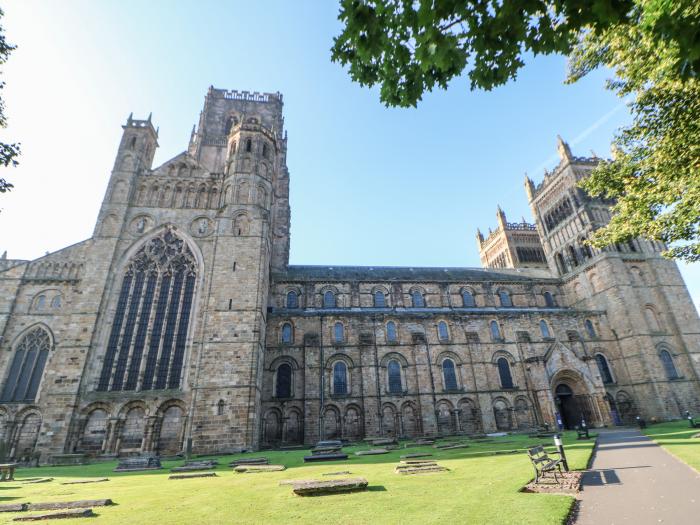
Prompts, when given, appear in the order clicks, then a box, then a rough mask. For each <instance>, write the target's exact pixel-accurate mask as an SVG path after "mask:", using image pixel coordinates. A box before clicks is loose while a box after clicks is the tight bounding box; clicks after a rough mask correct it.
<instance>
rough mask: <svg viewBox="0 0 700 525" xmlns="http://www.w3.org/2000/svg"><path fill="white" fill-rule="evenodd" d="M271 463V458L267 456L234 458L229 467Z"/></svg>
mask: <svg viewBox="0 0 700 525" xmlns="http://www.w3.org/2000/svg"><path fill="white" fill-rule="evenodd" d="M269 463H270V460H269V459H267V458H263V457H259V458H239V459H234V460H233V461H232V462H231V463H229V464H228V466H229V467H237V466H239V465H267V464H269Z"/></svg>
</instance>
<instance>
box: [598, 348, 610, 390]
mask: <svg viewBox="0 0 700 525" xmlns="http://www.w3.org/2000/svg"><path fill="white" fill-rule="evenodd" d="M595 362H596V363H597V364H598V372H600V379H602V380H603V383H604V384H606V385H607V384H609V383H612V382H613V377H612V373H611V372H610V365H608V360H607V359H606V358H605V356H604V355H603V354H596V355H595Z"/></svg>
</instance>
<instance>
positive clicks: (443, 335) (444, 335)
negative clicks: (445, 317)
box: [437, 321, 450, 341]
mask: <svg viewBox="0 0 700 525" xmlns="http://www.w3.org/2000/svg"><path fill="white" fill-rule="evenodd" d="M437 328H438V339H439V340H440V341H447V340H448V339H449V338H450V333H449V331H448V330H447V323H446V322H445V321H440V322H439V323H438V325H437Z"/></svg>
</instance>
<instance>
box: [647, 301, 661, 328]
mask: <svg viewBox="0 0 700 525" xmlns="http://www.w3.org/2000/svg"><path fill="white" fill-rule="evenodd" d="M644 317H646V320H647V324H648V325H649V328H650V329H651V331H652V332H660V331H661V323H659V317H658V316H657V315H656V310H655V309H654V307H653V306H647V307H646V308H644Z"/></svg>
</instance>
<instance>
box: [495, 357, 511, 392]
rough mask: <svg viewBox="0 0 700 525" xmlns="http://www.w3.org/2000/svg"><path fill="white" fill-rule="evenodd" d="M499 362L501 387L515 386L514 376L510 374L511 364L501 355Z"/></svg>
mask: <svg viewBox="0 0 700 525" xmlns="http://www.w3.org/2000/svg"><path fill="white" fill-rule="evenodd" d="M497 363H498V377H499V378H500V379H501V388H513V376H512V375H510V365H509V364H508V360H507V359H506V358H505V357H501V358H499V359H498V361H497Z"/></svg>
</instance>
